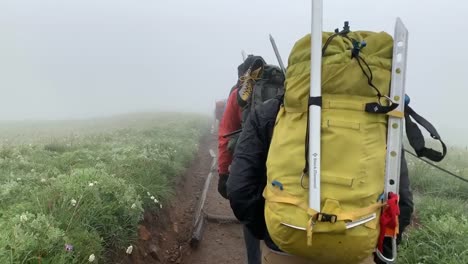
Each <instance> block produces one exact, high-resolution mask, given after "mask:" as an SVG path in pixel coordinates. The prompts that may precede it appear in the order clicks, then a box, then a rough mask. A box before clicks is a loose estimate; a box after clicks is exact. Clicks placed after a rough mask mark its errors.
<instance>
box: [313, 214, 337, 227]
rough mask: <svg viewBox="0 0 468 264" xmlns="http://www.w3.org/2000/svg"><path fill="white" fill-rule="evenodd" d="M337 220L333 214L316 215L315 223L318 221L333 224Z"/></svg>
mask: <svg viewBox="0 0 468 264" xmlns="http://www.w3.org/2000/svg"><path fill="white" fill-rule="evenodd" d="M337 220H338V216H336V215H334V214H324V213H318V214H317V221H320V222H330V223H332V224H334V223H336V221H337Z"/></svg>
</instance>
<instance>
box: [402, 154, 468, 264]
mask: <svg viewBox="0 0 468 264" xmlns="http://www.w3.org/2000/svg"><path fill="white" fill-rule="evenodd" d="M408 164H409V168H410V178H411V185H412V188H413V190H414V193H415V210H416V212H415V213H416V215H417V219H418V223H417V224H415V225H414V226H413V227H412V228H410V229H409V230H408V232H407V233H406V234H405V235H404V240H403V243H402V245H401V247H400V253H399V263H411V264H413V263H414V264H416V263H427V264H432V263H434V264H436V263H437V264H440V263H444V264H445V263H447V264H466V263H468V246H467V245H468V183H464V182H462V181H460V180H458V179H455V178H453V177H451V176H449V175H447V174H445V173H443V172H441V171H439V170H437V169H434V168H432V167H430V166H429V165H426V164H424V163H421V162H420V161H418V160H416V159H414V158H409V159H408ZM439 165H441V166H442V167H444V168H447V169H449V170H451V171H453V172H455V173H457V174H459V175H462V176H464V177H466V178H468V177H467V176H468V152H466V151H463V150H460V149H455V148H453V149H451V150H449V155H448V156H447V158H446V160H444V161H443V162H442V163H441V164H439Z"/></svg>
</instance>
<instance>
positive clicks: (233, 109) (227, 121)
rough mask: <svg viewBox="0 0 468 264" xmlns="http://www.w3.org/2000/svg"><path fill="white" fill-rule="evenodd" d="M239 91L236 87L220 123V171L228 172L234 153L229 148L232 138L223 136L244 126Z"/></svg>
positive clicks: (222, 172) (220, 172) (221, 172)
mask: <svg viewBox="0 0 468 264" xmlns="http://www.w3.org/2000/svg"><path fill="white" fill-rule="evenodd" d="M237 91H238V89H237V88H236V89H234V90H233V91H232V92H231V94H230V95H229V98H228V100H227V103H226V108H225V110H224V114H223V117H222V119H221V122H220V124H219V130H218V173H219V174H228V173H229V165H231V162H232V154H231V153H230V152H229V150H228V143H229V139H230V138H223V136H224V135H226V134H228V133H231V132H233V131H236V130H238V129H241V126H242V121H241V118H242V113H241V109H240V107H239V104H238V103H237Z"/></svg>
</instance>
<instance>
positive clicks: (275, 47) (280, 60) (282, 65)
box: [270, 34, 286, 76]
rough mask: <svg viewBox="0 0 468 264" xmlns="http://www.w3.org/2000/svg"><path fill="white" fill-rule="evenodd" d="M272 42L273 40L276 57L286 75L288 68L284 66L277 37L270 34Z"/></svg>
mask: <svg viewBox="0 0 468 264" xmlns="http://www.w3.org/2000/svg"><path fill="white" fill-rule="evenodd" d="M270 42H271V46H272V47H273V51H274V52H275V55H276V59H277V60H278V64H279V66H280V68H281V70H282V71H283V74H284V76H286V68H285V67H284V64H283V60H282V59H281V55H280V54H279V51H278V47H277V46H276V42H275V39H274V38H273V36H272V35H271V34H270Z"/></svg>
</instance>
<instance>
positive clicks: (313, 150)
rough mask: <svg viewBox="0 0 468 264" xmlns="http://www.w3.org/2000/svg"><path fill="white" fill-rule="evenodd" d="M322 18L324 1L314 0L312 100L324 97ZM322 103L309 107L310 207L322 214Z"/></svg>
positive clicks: (311, 46)
mask: <svg viewBox="0 0 468 264" xmlns="http://www.w3.org/2000/svg"><path fill="white" fill-rule="evenodd" d="M322 17H323V0H312V21H311V34H310V36H311V43H310V57H311V60H310V97H311V98H310V99H312V101H314V99H315V101H318V100H320V101H319V102H321V96H322ZM321 110H322V108H321V103H315V104H311V105H310V106H309V120H308V121H309V132H308V133H309V135H308V138H309V142H308V144H309V151H308V152H309V153H308V162H309V171H308V173H309V207H310V208H311V209H313V210H315V211H316V212H320V161H321V151H320V150H321V145H320V138H321V131H320V129H321V114H322V111H321Z"/></svg>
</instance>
